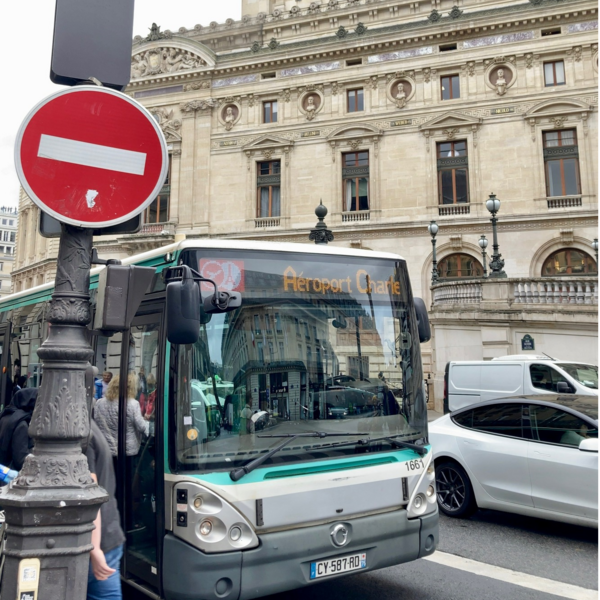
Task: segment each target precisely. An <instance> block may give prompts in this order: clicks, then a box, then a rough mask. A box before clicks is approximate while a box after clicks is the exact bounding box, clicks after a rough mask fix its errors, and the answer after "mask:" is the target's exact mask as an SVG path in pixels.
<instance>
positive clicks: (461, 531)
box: [124, 510, 598, 600]
mask: <svg viewBox="0 0 600 600" xmlns="http://www.w3.org/2000/svg"><path fill="white" fill-rule="evenodd" d="M438 550H439V553H440V554H439V555H438V556H440V557H441V556H442V555H443V556H448V555H452V556H451V557H450V558H452V559H453V558H454V557H455V556H456V557H464V558H467V559H471V560H472V561H477V563H474V564H476V565H480V564H481V563H484V566H485V565H492V566H493V567H492V570H493V569H494V567H502V568H504V569H510V570H511V571H516V572H518V573H524V574H527V575H533V576H537V577H540V578H543V583H545V584H546V585H547V586H549V587H548V589H551V590H555V589H557V588H558V586H557V585H554V584H553V583H552V582H562V583H565V584H571V585H573V586H577V587H578V588H586V589H587V590H597V589H598V532H597V530H595V529H586V528H583V527H575V526H572V525H562V524H560V523H554V522H552V521H543V520H540V519H530V518H525V517H519V516H516V515H509V514H505V513H500V512H496V511H490V510H484V511H478V512H477V513H476V514H475V515H474V516H473V517H472V518H471V519H469V520H456V519H449V518H447V517H444V516H443V515H442V516H440V545H439V547H438ZM433 558H434V560H418V561H416V562H413V563H409V564H406V565H400V566H396V567H390V568H388V569H382V570H380V571H373V572H371V573H363V574H360V575H350V576H347V577H344V578H340V579H336V580H331V581H323V582H320V583H317V584H314V585H312V586H310V587H309V588H305V589H302V590H296V591H293V592H286V593H284V594H277V595H274V596H269V597H268V600H336V599H339V600H503V599H504V598H506V599H510V600H556V599H558V598H564V597H565V596H564V595H561V594H555V593H547V592H542V591H538V590H536V589H531V588H528V587H524V585H523V584H522V581H521V585H519V584H518V581H520V580H523V579H524V578H523V577H520V576H519V575H517V574H515V575H513V574H508V575H506V574H503V572H500V575H497V576H487V575H481V574H477V573H475V572H470V571H469V570H459V569H458V568H454V567H450V566H446V565H443V564H439V563H438V562H436V561H435V558H436V555H434V556H433ZM469 564H471V563H469ZM474 570H477V569H474ZM496 570H497V569H496ZM504 573H505V572H504ZM525 579H526V578H525ZM544 580H550V581H544ZM124 592H125V593H124V597H125V599H126V600H138V598H140V600H141V598H142V597H141V596H138V595H137V594H135V593H133V592H129V591H128V590H124ZM569 597H571V598H576V599H581V600H584V599H585V598H587V596H586V590H582V592H581V593H578V591H577V590H575V592H574V595H571V596H569Z"/></svg>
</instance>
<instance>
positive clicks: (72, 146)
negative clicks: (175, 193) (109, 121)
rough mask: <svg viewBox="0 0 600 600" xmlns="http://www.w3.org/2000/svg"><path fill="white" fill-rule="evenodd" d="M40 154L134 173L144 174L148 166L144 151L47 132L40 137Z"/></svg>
mask: <svg viewBox="0 0 600 600" xmlns="http://www.w3.org/2000/svg"><path fill="white" fill-rule="evenodd" d="M38 156H39V157H40V158H49V159H50V160H59V161H61V162H68V163H73V164H75V165H83V166H84V167H95V168H97V169H107V170H109V171H118V172H120V173H131V174H132V175H143V174H144V169H145V167H146V154H145V153H143V152H133V151H132V150H123V149H121V148H113V147H112V146H101V145H99V144H89V143H88V142H79V141H76V140H68V139H66V138H61V137H56V136H53V135H45V134H42V136H41V138H40V146H39V149H38Z"/></svg>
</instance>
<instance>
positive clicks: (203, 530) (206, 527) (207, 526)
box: [200, 521, 212, 536]
mask: <svg viewBox="0 0 600 600" xmlns="http://www.w3.org/2000/svg"><path fill="white" fill-rule="evenodd" d="M211 531H212V523H211V522H210V521H202V523H201V524H200V535H203V536H207V535H210V532H211Z"/></svg>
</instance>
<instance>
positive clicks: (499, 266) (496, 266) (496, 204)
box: [485, 194, 506, 277]
mask: <svg viewBox="0 0 600 600" xmlns="http://www.w3.org/2000/svg"><path fill="white" fill-rule="evenodd" d="M485 206H486V208H487V209H488V210H489V211H490V213H491V215H492V219H491V221H492V231H493V233H494V241H493V244H492V249H493V253H492V260H491V261H490V269H491V272H490V277H506V273H505V272H504V260H503V258H502V254H500V252H499V250H500V247H499V246H498V233H497V231H496V224H497V223H498V219H497V218H496V214H497V213H498V211H499V210H500V200H498V198H496V195H495V194H490V197H489V198H488V199H487V201H486V203H485Z"/></svg>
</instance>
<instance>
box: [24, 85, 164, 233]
mask: <svg viewBox="0 0 600 600" xmlns="http://www.w3.org/2000/svg"><path fill="white" fill-rule="evenodd" d="M15 166H16V168H17V174H18V176H19V180H20V181H21V185H22V186H23V188H24V189H25V191H26V192H27V195H28V196H29V197H30V198H31V199H32V200H33V202H35V203H36V204H37V205H38V206H39V207H40V208H41V209H42V210H43V211H44V212H46V213H48V214H49V215H52V216H53V217H55V218H56V219H58V220H59V221H62V222H63V223H68V224H70V225H77V226H80V227H93V228H99V227H109V226H111V225H117V224H118V223H122V222H124V221H127V220H128V219H131V218H132V217H134V216H135V215H137V214H139V213H140V212H141V211H142V210H143V209H144V208H146V207H147V206H148V205H149V204H150V203H151V202H152V201H153V200H154V199H155V198H156V196H157V195H158V193H159V191H160V189H161V187H162V185H163V183H164V181H165V177H166V176H167V169H168V160H167V145H166V143H165V138H164V135H163V133H162V131H161V129H160V127H159V126H158V123H157V122H156V121H155V120H154V119H153V118H152V116H151V115H150V113H148V111H146V109H145V108H144V107H142V106H141V105H140V104H138V103H137V102H136V101H135V100H132V99H131V98H129V97H128V96H126V95H125V94H121V93H120V92H116V91H114V90H112V89H109V88H103V87H96V86H80V87H74V88H69V89H67V90H63V91H61V92H58V93H57V94H53V95H52V96H49V97H48V98H46V99H45V100H43V101H42V102H40V103H39V104H38V105H37V106H36V107H35V108H34V109H33V110H32V111H31V112H30V113H29V114H28V115H27V117H26V118H25V120H24V121H23V123H22V124H21V127H20V129H19V132H18V134H17V141H16V143H15Z"/></svg>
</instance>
